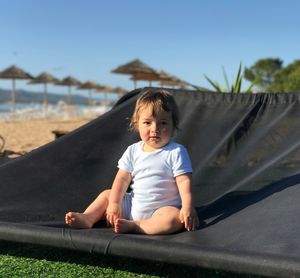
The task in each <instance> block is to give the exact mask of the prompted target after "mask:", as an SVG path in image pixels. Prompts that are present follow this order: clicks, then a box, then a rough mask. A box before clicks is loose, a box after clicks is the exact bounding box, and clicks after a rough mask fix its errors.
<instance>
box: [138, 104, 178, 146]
mask: <svg viewBox="0 0 300 278" xmlns="http://www.w3.org/2000/svg"><path fill="white" fill-rule="evenodd" d="M173 128H174V127H173V121H172V114H171V112H166V111H162V112H161V113H160V114H159V115H157V116H156V117H153V108H152V107H150V106H148V107H145V108H143V109H141V110H140V113H139V121H138V129H139V134H140V137H141V139H142V140H143V142H144V143H145V145H144V150H145V151H149V152H150V151H155V150H157V149H160V148H162V147H163V146H165V145H167V144H168V143H169V141H170V139H171V137H172V135H173Z"/></svg>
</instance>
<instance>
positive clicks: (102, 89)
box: [95, 85, 113, 102]
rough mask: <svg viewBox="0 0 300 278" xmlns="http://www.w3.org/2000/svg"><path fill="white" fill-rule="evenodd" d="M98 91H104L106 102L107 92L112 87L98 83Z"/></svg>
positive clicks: (111, 89) (109, 91)
mask: <svg viewBox="0 0 300 278" xmlns="http://www.w3.org/2000/svg"><path fill="white" fill-rule="evenodd" d="M95 91H96V92H98V93H104V99H105V101H106V102H107V94H108V93H112V92H113V88H112V87H111V86H108V85H98V86H97V88H96V90H95Z"/></svg>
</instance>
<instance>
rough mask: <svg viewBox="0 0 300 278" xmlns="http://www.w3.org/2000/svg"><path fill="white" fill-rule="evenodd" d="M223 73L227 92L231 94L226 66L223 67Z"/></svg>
mask: <svg viewBox="0 0 300 278" xmlns="http://www.w3.org/2000/svg"><path fill="white" fill-rule="evenodd" d="M222 71H223V76H224V79H225V83H226V88H227V91H228V92H230V85H229V82H228V78H227V74H226V71H225V68H224V66H222Z"/></svg>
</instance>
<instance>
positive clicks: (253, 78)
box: [244, 58, 283, 91]
mask: <svg viewBox="0 0 300 278" xmlns="http://www.w3.org/2000/svg"><path fill="white" fill-rule="evenodd" d="M282 63H283V62H282V60H281V59H279V58H265V59H260V60H258V61H257V62H256V63H255V64H254V65H253V66H251V67H250V68H247V67H246V68H245V70H244V78H245V79H246V80H248V81H250V82H254V83H255V87H256V88H258V89H259V90H261V91H269V87H270V85H271V84H272V82H273V80H274V75H275V74H276V73H277V72H278V71H279V70H281V69H282Z"/></svg>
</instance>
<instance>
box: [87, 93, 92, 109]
mask: <svg viewBox="0 0 300 278" xmlns="http://www.w3.org/2000/svg"><path fill="white" fill-rule="evenodd" d="M88 106H89V107H91V106H92V92H91V89H89V100H88Z"/></svg>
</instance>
